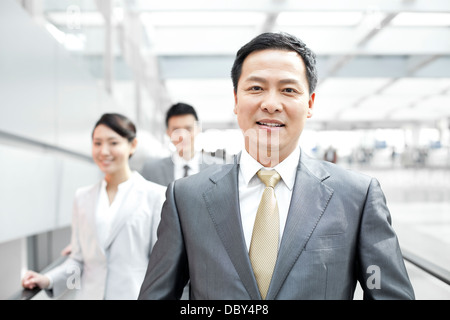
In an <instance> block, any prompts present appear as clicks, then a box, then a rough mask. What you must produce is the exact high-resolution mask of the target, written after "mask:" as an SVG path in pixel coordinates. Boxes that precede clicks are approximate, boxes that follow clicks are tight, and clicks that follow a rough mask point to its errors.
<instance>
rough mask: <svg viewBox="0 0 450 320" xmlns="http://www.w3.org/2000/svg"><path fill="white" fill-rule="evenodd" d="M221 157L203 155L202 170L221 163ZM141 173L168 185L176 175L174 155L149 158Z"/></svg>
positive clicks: (147, 177) (150, 179) (149, 178)
mask: <svg viewBox="0 0 450 320" xmlns="http://www.w3.org/2000/svg"><path fill="white" fill-rule="evenodd" d="M220 160H221V159H219V158H215V157H211V156H207V155H202V156H201V157H200V163H199V165H200V171H201V170H203V169H205V168H207V167H208V166H210V165H211V164H217V163H221V161H220ZM140 174H141V175H142V176H143V177H144V178H145V179H147V180H149V181H152V182H155V183H158V184H161V185H163V186H168V185H169V183H171V182H172V181H173V180H175V177H174V163H173V160H172V157H166V158H157V159H149V160H147V161H146V162H145V163H144V166H143V167H142V170H141V171H140Z"/></svg>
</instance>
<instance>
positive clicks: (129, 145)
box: [22, 113, 165, 299]
mask: <svg viewBox="0 0 450 320" xmlns="http://www.w3.org/2000/svg"><path fill="white" fill-rule="evenodd" d="M136 146H137V140H136V127H135V126H134V124H133V123H132V122H131V121H130V120H129V119H128V118H127V117H125V116H123V115H121V114H117V113H106V114H104V115H103V116H102V117H101V118H100V119H99V120H98V121H97V123H96V124H95V126H94V130H93V133H92V157H93V159H94V161H95V163H96V164H97V166H98V167H99V168H100V170H101V171H102V172H103V173H104V175H105V176H104V179H103V180H102V181H99V182H97V183H96V184H94V185H91V186H87V187H83V188H80V189H78V190H77V192H76V196H75V202H74V209H73V220H72V240H71V243H70V256H69V258H68V259H67V260H66V261H65V262H64V263H63V264H62V265H60V266H58V267H56V268H54V269H52V270H50V271H49V272H47V273H45V274H39V273H36V272H34V271H28V272H27V273H26V274H25V276H24V277H23V279H22V285H23V287H25V288H27V289H33V288H35V287H39V288H41V289H46V292H47V293H48V295H49V296H51V297H59V296H60V295H61V294H63V293H64V292H66V290H68V289H70V290H77V291H76V292H77V297H78V298H82V299H136V298H137V296H138V291H139V288H140V285H141V283H142V281H143V279H144V275H145V271H146V268H147V263H148V257H149V252H151V250H152V248H153V244H154V243H155V241H156V228H157V226H158V224H159V217H160V212H161V208H162V204H163V201H164V199H165V195H164V192H165V188H164V187H163V186H160V185H157V184H155V183H153V182H150V181H147V180H145V179H144V178H143V177H142V176H141V175H140V174H139V173H137V172H136V171H132V170H131V169H130V165H129V158H130V157H131V156H132V154H133V152H134V151H135V150H136Z"/></svg>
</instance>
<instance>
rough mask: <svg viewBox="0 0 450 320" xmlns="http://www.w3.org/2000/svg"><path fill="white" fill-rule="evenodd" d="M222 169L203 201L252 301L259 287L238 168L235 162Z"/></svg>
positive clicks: (257, 296)
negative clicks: (245, 228) (247, 237)
mask: <svg viewBox="0 0 450 320" xmlns="http://www.w3.org/2000/svg"><path fill="white" fill-rule="evenodd" d="M222 168H223V170H222V171H221V172H220V173H219V174H217V175H215V176H213V177H211V181H212V182H213V183H214V186H213V187H212V188H210V189H209V190H207V191H206V192H205V193H203V198H204V199H205V202H206V205H207V208H208V211H209V214H210V216H211V218H212V220H213V222H214V226H215V227H216V230H217V233H218V234H219V237H220V239H221V240H222V243H223V245H224V247H225V249H226V251H227V253H228V256H229V257H230V259H231V261H232V263H233V265H234V267H235V269H236V271H237V273H238V274H239V277H240V278H241V281H242V283H243V284H244V286H245V288H246V290H247V292H248V293H249V295H250V298H251V299H259V298H260V295H259V291H258V286H257V284H256V280H255V277H254V275H253V271H252V267H251V263H250V259H249V257H248V252H247V248H246V246H245V240H244V234H243V232H242V223H241V217H240V209H239V188H238V171H239V166H238V165H237V164H236V163H235V164H233V165H226V166H223V167H222ZM224 195H228V197H225V196H224Z"/></svg>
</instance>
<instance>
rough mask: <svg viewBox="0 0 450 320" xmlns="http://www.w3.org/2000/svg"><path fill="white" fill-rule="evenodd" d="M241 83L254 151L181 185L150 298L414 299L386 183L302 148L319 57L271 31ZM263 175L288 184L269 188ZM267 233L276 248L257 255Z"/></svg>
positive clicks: (243, 53)
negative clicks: (358, 295) (186, 294)
mask: <svg viewBox="0 0 450 320" xmlns="http://www.w3.org/2000/svg"><path fill="white" fill-rule="evenodd" d="M232 80H233V85H234V96H235V107H234V112H235V114H236V115H237V121H238V124H239V127H240V128H241V130H242V131H243V134H244V136H245V150H242V152H241V153H240V154H239V155H238V156H237V157H236V158H235V162H234V163H232V164H225V165H218V166H211V167H209V168H207V169H205V170H204V171H202V172H201V173H199V174H197V175H194V176H192V177H189V178H187V179H181V180H178V181H175V182H174V183H171V184H170V185H169V187H168V189H167V192H166V203H165V205H164V207H163V210H162V218H161V223H160V225H159V229H158V240H157V242H156V244H155V247H154V249H153V251H152V254H151V257H150V262H149V265H148V269H147V274H146V277H145V279H144V282H143V284H142V287H141V291H140V295H139V299H179V297H180V296H181V293H182V290H183V287H184V285H185V284H186V282H187V281H188V280H190V282H191V298H192V299H219V300H222V299H262V298H263V299H286V300H287V299H352V298H353V295H354V291H355V286H356V284H357V282H358V281H359V283H360V285H361V288H362V290H363V292H364V298H365V299H414V291H413V288H412V286H411V283H410V281H409V277H408V274H407V271H406V268H405V265H404V261H403V257H402V253H401V250H400V247H399V243H398V239H397V237H396V234H395V232H394V230H393V228H392V226H391V217H390V213H389V210H388V208H387V206H386V201H385V197H384V195H383V192H382V190H381V187H380V185H379V183H378V182H377V180H376V179H374V178H371V177H368V176H366V175H363V174H359V173H356V172H351V171H348V170H345V169H343V168H340V167H338V166H337V165H335V164H333V163H330V162H325V161H323V160H316V159H313V158H310V157H309V156H307V155H306V154H305V153H304V152H303V151H302V150H301V148H300V147H299V138H300V134H301V132H302V130H303V127H304V124H305V122H306V121H307V119H308V118H310V117H311V116H312V111H313V106H314V99H315V93H314V90H315V86H316V83H317V71H316V67H315V55H314V53H313V52H312V51H311V50H310V49H309V48H307V47H306V46H305V44H304V43H303V42H302V41H301V40H299V39H297V38H295V37H293V36H291V35H289V34H285V33H264V34H261V35H259V36H257V37H256V38H254V39H253V40H252V41H250V42H249V43H247V44H246V45H245V46H243V47H242V48H241V49H240V50H239V51H238V53H237V56H236V59H235V62H234V65H233V68H232ZM260 169H261V170H263V171H262V172H264V173H266V174H275V175H274V177H276V176H277V174H278V177H277V178H276V179H274V180H276V181H278V179H279V178H280V176H281V179H280V180H279V182H278V183H277V184H276V185H275V184H271V185H269V186H266V185H264V184H263V183H262V182H261V181H263V180H265V179H263V178H259V177H260V174H259V173H257V172H259V171H260ZM275 171H276V172H275ZM260 179H261V181H260ZM267 190H268V192H267V193H266V191H267ZM273 194H275V198H274V196H273ZM261 197H263V198H264V199H267V197H269V198H270V200H267V201H266V202H265V205H260V206H259V205H258V203H259V199H260V198H261ZM262 207H264V208H266V209H265V210H262V209H261V208H262ZM267 208H268V209H267ZM260 211H261V212H266V211H267V212H270V214H269V215H268V216H267V217H266V218H265V219H266V222H267V221H268V223H266V224H265V225H264V227H265V228H266V229H264V230H265V231H261V229H260V228H259V226H260V220H259V215H260ZM257 221H258V223H256V222H257ZM263 224H264V223H263ZM254 225H255V226H254ZM273 225H275V226H276V227H275V228H273V229H271V228H270V227H272V226H273ZM261 233H262V234H263V235H264V236H265V240H264V241H266V240H268V239H270V243H271V245H268V244H267V245H263V246H260V247H258V248H257V246H256V243H257V240H255V239H257V238H258V237H259V235H260V234H261ZM273 234H276V236H273ZM263 238H264V237H263ZM258 241H261V240H260V239H259V238H258ZM274 241H275V245H272V244H273V242H274ZM254 242H255V243H254ZM269 247H270V248H272V249H271V251H270V250H268V249H269ZM273 248H274V249H273ZM261 249H263V250H266V251H262V252H261V251H260V250H261ZM274 250H275V259H274V260H273V263H271V262H270V261H271V260H272V257H273V256H274ZM256 253H257V254H256ZM255 256H256V257H255ZM258 259H259V261H258ZM261 262H262V263H261ZM267 279H268V281H263V280H267Z"/></svg>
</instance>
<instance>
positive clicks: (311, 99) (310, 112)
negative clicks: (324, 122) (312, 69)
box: [307, 92, 316, 118]
mask: <svg viewBox="0 0 450 320" xmlns="http://www.w3.org/2000/svg"><path fill="white" fill-rule="evenodd" d="M315 98H316V93H315V92H313V93H312V94H311V97H309V101H308V115H307V118H311V117H312V115H313V109H314V99H315Z"/></svg>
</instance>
